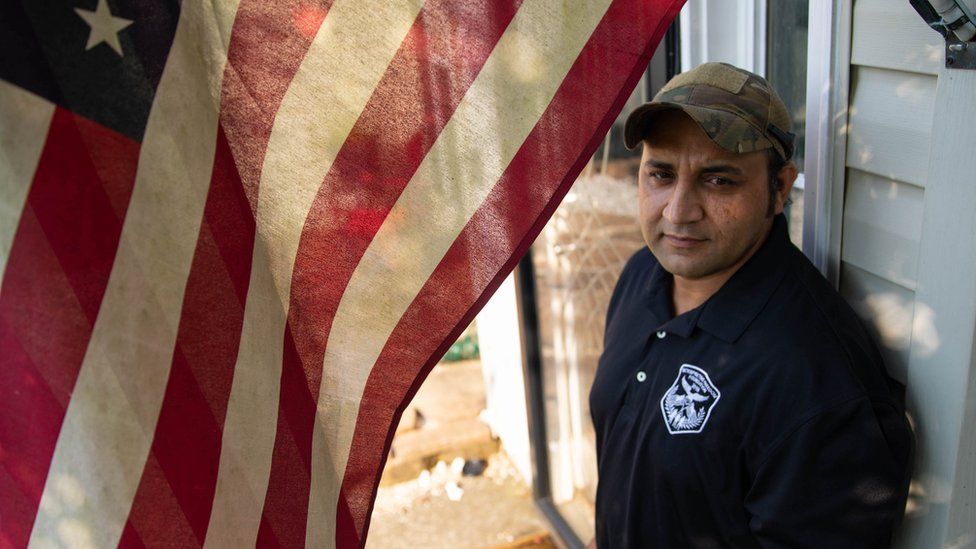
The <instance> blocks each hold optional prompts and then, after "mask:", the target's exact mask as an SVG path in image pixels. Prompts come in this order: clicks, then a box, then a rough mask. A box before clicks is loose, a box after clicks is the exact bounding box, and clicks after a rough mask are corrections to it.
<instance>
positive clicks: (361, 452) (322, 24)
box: [0, 0, 683, 547]
mask: <svg viewBox="0 0 976 549" xmlns="http://www.w3.org/2000/svg"><path fill="white" fill-rule="evenodd" d="M682 2H683V0H426V1H423V0H398V1H385V0H384V1H380V0H376V1H364V0H276V1H273V2H271V1H267V0H219V1H210V2H207V1H200V0H183V1H182V2H177V1H172V0H171V1H165V2H164V1H161V0H160V1H155V2H149V1H146V0H76V1H75V2H74V3H72V2H61V1H56V0H20V1H18V0H12V1H7V2H4V3H3V4H2V5H0V277H2V278H0V280H2V285H0V463H2V465H3V466H2V468H0V547H22V546H25V545H28V544H29V545H32V546H37V547H45V546H52V545H53V546H75V547H109V546H115V545H122V546H126V547H130V546H131V547H138V546H179V547H192V546H210V547H244V546H254V545H261V546H276V545H277V546H286V547H297V546H303V545H309V546H315V547H325V546H340V547H349V546H362V545H363V544H364V543H365V538H366V532H367V529H368V525H369V516H370V511H371V508H372V504H373V499H374V497H375V494H376V487H377V484H378V479H379V476H380V474H381V472H382V468H383V464H384V462H385V459H386V455H387V452H388V449H389V446H390V442H391V439H392V436H393V429H394V427H395V425H396V423H397V421H398V419H399V416H400V414H401V412H402V411H403V409H404V408H405V406H406V404H407V403H408V402H409V400H410V398H411V397H412V395H413V394H414V393H415V392H416V390H417V388H418V387H419V385H420V383H421V382H422V381H423V378H424V377H425V376H426V374H427V373H428V372H429V371H430V369H431V368H432V367H433V365H434V364H435V363H436V361H437V360H438V359H439V358H440V357H441V356H442V355H443V353H444V352H445V351H446V349H447V348H448V347H449V346H450V344H451V343H452V342H453V341H454V339H455V338H456V337H457V336H458V334H459V333H460V332H461V331H462V330H463V328H464V327H465V326H466V325H467V324H468V323H469V322H470V321H471V319H472V318H473V316H474V315H475V313H476V312H477V311H478V310H479V309H480V308H481V306H482V305H483V304H484V302H485V301H486V300H487V299H488V297H489V296H490V295H491V293H492V292H493V290H494V289H495V288H496V287H497V286H498V285H499V284H500V283H501V281H502V279H503V278H504V277H505V276H506V275H507V274H508V273H509V272H510V271H511V270H512V269H513V268H514V266H515V264H516V262H517V261H518V259H519V258H520V257H521V256H522V255H523V254H524V252H525V251H526V249H527V248H528V246H529V244H530V243H531V242H532V240H533V239H534V237H535V236H536V235H537V234H538V232H539V230H540V229H541V227H542V226H543V224H544V223H545V221H546V220H547V219H548V218H549V216H550V214H551V213H552V212H553V210H554V209H555V207H556V205H557V204H558V203H559V201H560V199H561V198H562V196H563V195H564V194H565V192H566V191H567V189H568V188H569V186H570V185H571V184H572V182H573V181H574V179H575V177H576V176H577V174H578V173H579V172H580V170H581V169H582V168H583V167H584V165H585V164H586V162H587V160H588V158H589V157H590V155H592V153H593V151H594V150H595V149H596V147H597V146H598V144H599V142H600V140H601V137H602V135H603V133H605V132H606V130H607V128H608V127H609V125H610V124H611V122H612V121H613V120H614V118H615V117H616V115H617V113H618V112H619V110H620V108H621V106H622V105H623V103H624V101H625V100H626V98H627V96H628V95H629V92H630V90H631V89H632V88H633V86H634V84H635V83H636V82H637V79H638V78H639V77H640V75H641V73H642V72H643V71H644V70H645V68H646V67H647V63H648V61H649V59H650V56H651V54H652V53H653V49H654V47H655V46H656V45H657V43H658V42H659V40H660V39H661V37H662V36H663V34H664V32H665V30H666V28H667V27H668V25H669V24H670V22H671V21H672V19H673V18H674V17H675V16H676V14H677V10H678V9H679V8H680V5H681V3H682ZM513 398H519V397H517V396H515V395H513Z"/></svg>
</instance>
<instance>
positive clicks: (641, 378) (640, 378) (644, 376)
mask: <svg viewBox="0 0 976 549" xmlns="http://www.w3.org/2000/svg"><path fill="white" fill-rule="evenodd" d="M645 379H647V374H645V373H644V372H637V381H638V383H644V380H645Z"/></svg>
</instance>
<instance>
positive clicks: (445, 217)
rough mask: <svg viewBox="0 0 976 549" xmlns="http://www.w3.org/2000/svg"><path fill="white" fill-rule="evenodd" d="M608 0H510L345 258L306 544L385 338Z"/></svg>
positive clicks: (322, 532) (328, 534)
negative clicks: (479, 60)
mask: <svg viewBox="0 0 976 549" xmlns="http://www.w3.org/2000/svg"><path fill="white" fill-rule="evenodd" d="M610 1H611V0H600V1H598V2H597V1H593V0H551V1H541V0H540V1H533V2H525V3H523V4H522V6H521V8H520V9H519V11H518V13H517V14H516V16H515V18H514V20H513V21H512V23H511V24H510V25H509V27H508V28H507V29H506V31H505V34H504V35H502V38H501V40H500V41H499V42H498V45H497V46H496V47H495V49H494V50H493V51H492V54H491V56H490V57H489V58H488V60H487V62H486V63H485V66H484V68H483V69H482V70H481V72H480V73H479V74H478V77H477V78H476V79H475V81H474V83H473V84H472V86H471V88H470V89H469V90H468V92H467V94H466V95H465V97H464V99H463V100H462V101H461V103H460V105H459V106H458V108H457V110H456V111H455V113H454V115H453V117H452V118H451V120H450V122H449V123H448V124H447V126H446V127H445V128H444V130H443V132H441V134H440V136H439V137H438V139H437V142H436V143H435V144H434V146H433V148H432V149H431V151H430V153H429V154H428V155H427V156H426V157H425V158H424V160H423V162H422V163H421V165H420V167H419V169H418V170H417V172H416V173H415V174H414V176H413V177H412V178H411V180H410V184H409V185H408V186H407V187H406V189H405V190H404V191H403V193H402V194H401V195H400V197H399V199H398V200H397V202H396V204H395V205H394V207H393V209H392V211H391V212H390V213H389V215H388V216H387V217H386V221H385V222H384V223H383V225H382V226H381V227H380V229H379V231H378V232H377V233H376V236H375V237H374V238H373V240H372V242H371V243H370V246H369V248H368V249H367V250H366V253H365V254H364V256H363V258H362V260H361V261H360V263H359V265H358V266H357V267H356V270H355V272H354V273H353V275H352V278H351V280H350V281H349V285H348V286H347V288H346V291H345V293H344V294H343V296H342V300H341V301H340V303H339V308H338V310H337V311H336V317H335V321H334V323H333V325H332V326H333V328H332V332H331V334H330V335H329V340H328V346H327V348H326V354H325V360H324V365H323V377H322V384H321V389H320V392H319V399H318V416H317V421H316V422H315V431H314V434H313V440H312V485H311V489H310V494H309V512H308V523H307V534H306V543H307V545H309V546H315V547H319V546H325V547H332V546H334V544H335V518H336V508H337V504H338V495H339V487H340V485H341V482H342V478H343V476H344V473H345V468H346V463H347V461H348V458H349V449H350V445H351V443H352V436H353V432H354V428H355V423H356V417H357V414H358V408H359V403H360V401H361V399H362V394H363V389H364V387H365V385H366V380H367V378H368V376H369V372H370V370H371V369H372V367H373V365H374V364H375V363H376V360H377V358H378V357H379V355H380V353H381V351H382V350H383V347H384V345H385V344H386V341H387V339H388V338H389V336H390V334H391V333H392V331H393V329H394V328H395V327H396V325H397V323H398V321H399V320H400V317H401V316H402V315H403V313H404V312H405V311H406V310H407V307H408V306H409V305H410V303H412V302H413V300H414V298H415V297H416V296H417V294H418V292H420V290H421V288H422V287H423V285H424V283H425V282H426V281H427V279H428V278H429V277H430V275H431V273H433V271H434V269H435V268H436V267H437V265H438V263H439V262H440V260H441V258H443V256H444V254H446V253H447V250H448V249H449V248H450V246H451V244H452V243H453V242H454V240H455V239H456V238H457V237H458V235H459V234H460V232H461V230H462V229H463V228H464V226H465V225H466V224H467V222H468V220H469V219H470V218H471V216H472V215H473V214H474V213H475V211H476V210H477V209H478V207H479V206H481V204H482V202H483V201H484V200H485V198H486V197H487V196H488V194H489V193H490V192H491V189H492V188H493V187H494V186H495V184H496V183H497V181H498V180H499V178H500V177H501V176H502V174H503V172H504V171H505V168H506V167H507V166H508V164H509V163H510V162H511V160H512V158H513V157H514V156H515V153H516V152H517V151H518V149H519V147H520V146H521V145H522V143H523V142H524V141H525V138H526V137H527V136H528V135H529V132H530V131H531V130H532V128H533V127H534V126H535V124H536V122H537V121H538V120H539V118H540V117H541V116H542V114H543V112H545V109H546V107H547V106H548V105H549V103H550V102H551V101H552V98H553V96H554V95H555V93H556V90H557V89H558V88H559V85H560V84H561V83H562V81H563V79H564V78H565V77H566V74H567V73H568V72H569V69H570V67H571V66H572V64H573V62H574V61H575V60H576V58H577V56H578V55H579V53H580V51H581V50H582V49H583V46H584V45H585V44H586V42H587V41H588V40H589V37H590V35H591V34H592V32H593V30H594V29H595V28H596V26H597V24H598V23H599V22H600V20H601V19H602V17H603V14H604V12H605V11H606V9H607V8H608V7H609V5H610ZM378 287H382V288H383V291H382V292H377V291H376V288H378ZM330 463H331V464H335V465H334V466H331V465H330Z"/></svg>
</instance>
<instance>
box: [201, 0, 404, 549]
mask: <svg viewBox="0 0 976 549" xmlns="http://www.w3.org/2000/svg"><path fill="white" fill-rule="evenodd" d="M422 4H423V2H422V1H421V0H409V1H401V2H363V1H362V0H336V1H335V2H334V3H333V4H332V7H331V8H329V12H328V14H327V15H326V17H325V20H324V22H323V24H322V26H321V28H319V31H318V33H317V34H316V36H315V39H314V41H313V42H312V44H311V46H310V48H309V51H308V53H307V54H306V55H305V58H304V60H303V61H302V65H301V67H300V68H299V70H298V73H297V74H296V75H295V78H294V80H292V82H291V84H290V85H289V88H288V92H287V93H286V95H285V97H284V99H283V100H282V103H281V108H280V109H279V111H278V113H277V115H276V117H275V123H274V127H273V129H272V131H271V138H270V140H269V142H268V153H267V155H266V157H265V161H264V165H263V167H262V174H261V183H260V191H259V193H258V208H257V215H256V218H257V221H256V222H257V231H256V238H255V243H254V256H253V260H252V263H251V281H250V286H249V288H248V295H247V304H246V307H245V309H244V323H243V327H242V331H241V343H240V348H239V351H238V356H237V364H236V366H235V369H234V381H233V385H232V388H231V394H230V400H229V402H228V404H227V416H226V419H225V420H224V431H223V440H222V447H221V454H220V470H219V473H218V476H217V490H216V494H215V496H214V502H213V508H212V510H211V515H210V525H209V527H208V531H207V539H206V545H207V546H208V547H241V546H253V545H254V543H255V540H256V539H257V533H258V527H259V526H260V520H261V513H262V511H263V507H264V498H265V495H266V492H267V488H268V479H269V475H270V470H271V460H272V452H273V450H274V442H275V431H276V427H277V417H278V397H279V390H280V383H281V379H280V378H281V365H282V354H283V339H284V331H285V319H286V318H287V315H288V303H289V301H288V300H289V295H290V293H291V276H292V270H293V268H294V264H295V258H296V256H297V254H298V244H299V240H300V238H301V234H302V228H303V227H304V226H305V218H306V217H307V215H308V212H309V210H310V209H311V207H312V202H313V200H314V199H315V196H316V194H317V193H318V190H319V187H320V186H321V185H322V181H323V180H324V179H325V176H326V174H327V173H328V171H329V169H330V168H331V166H332V162H333V160H334V159H335V157H336V155H337V154H338V153H339V149H340V148H341V147H342V144H343V143H344V142H345V140H346V137H347V136H348V135H349V132H350V130H351V129H352V127H353V125H354V124H355V122H356V120H357V119H358V118H359V115H360V113H361V112H362V110H363V107H364V106H365V105H366V102H367V101H368V100H369V98H370V96H371V95H372V93H373V90H374V89H375V88H376V86H377V84H378V83H379V81H380V79H381V78H382V76H383V74H384V72H385V71H386V68H387V66H388V65H389V64H390V61H391V60H392V59H393V56H394V55H395V54H396V51H397V49H398V48H399V47H400V44H401V43H402V42H403V40H404V38H405V37H406V35H407V31H408V30H409V29H410V26H411V25H412V24H413V21H414V20H415V19H416V17H417V14H418V13H419V11H420V8H421V5H422Z"/></svg>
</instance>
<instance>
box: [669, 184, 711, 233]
mask: <svg viewBox="0 0 976 549" xmlns="http://www.w3.org/2000/svg"><path fill="white" fill-rule="evenodd" d="M671 189H672V191H671V197H670V199H669V200H668V204H667V206H665V208H664V213H663V215H664V218H665V219H666V220H668V222H670V223H673V224H675V225H681V224H686V223H694V222H696V221H699V220H701V218H702V216H703V215H704V211H703V210H702V207H701V201H700V200H699V197H698V189H697V186H696V185H695V183H694V181H689V180H688V179H687V178H679V179H678V181H677V182H675V184H674V186H673V187H672V188H671Z"/></svg>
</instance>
